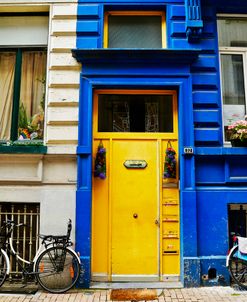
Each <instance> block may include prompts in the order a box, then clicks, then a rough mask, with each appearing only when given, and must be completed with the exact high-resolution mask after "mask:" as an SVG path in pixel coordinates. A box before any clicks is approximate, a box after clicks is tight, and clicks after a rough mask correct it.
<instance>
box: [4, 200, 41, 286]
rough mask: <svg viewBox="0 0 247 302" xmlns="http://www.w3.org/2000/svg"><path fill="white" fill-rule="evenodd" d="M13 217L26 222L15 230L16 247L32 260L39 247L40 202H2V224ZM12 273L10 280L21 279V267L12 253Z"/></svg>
mask: <svg viewBox="0 0 247 302" xmlns="http://www.w3.org/2000/svg"><path fill="white" fill-rule="evenodd" d="M7 219H11V220H14V221H15V222H16V223H17V224H19V223H24V224H25V225H27V226H26V227H20V228H16V229H15V230H14V235H13V241H14V244H13V245H14V249H15V251H16V252H17V253H18V255H20V256H21V257H22V258H24V259H26V260H29V261H31V260H32V259H33V257H34V256H35V253H36V251H37V249H38V247H39V238H38V234H39V230H40V205H39V204H38V203H9V202H2V203H0V225H2V222H3V221H5V220H7ZM10 264H11V274H10V278H9V280H10V281H12V280H13V279H14V278H17V279H20V278H21V277H22V275H21V268H20V266H19V264H18V263H17V261H16V259H15V258H14V257H12V256H11V255H10Z"/></svg>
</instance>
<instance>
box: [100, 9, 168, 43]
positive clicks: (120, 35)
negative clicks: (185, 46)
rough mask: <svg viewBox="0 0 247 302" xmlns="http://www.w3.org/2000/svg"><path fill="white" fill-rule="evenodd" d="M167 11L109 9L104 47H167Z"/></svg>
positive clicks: (106, 18) (106, 14)
mask: <svg viewBox="0 0 247 302" xmlns="http://www.w3.org/2000/svg"><path fill="white" fill-rule="evenodd" d="M165 47H166V23H165V13H164V12H160V11H109V12H106V13H105V22H104V48H165Z"/></svg>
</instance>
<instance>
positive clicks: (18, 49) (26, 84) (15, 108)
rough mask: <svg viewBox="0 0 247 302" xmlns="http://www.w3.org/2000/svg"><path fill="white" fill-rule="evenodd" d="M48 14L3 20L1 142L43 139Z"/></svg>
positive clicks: (0, 46) (0, 35) (0, 25)
mask: <svg viewBox="0 0 247 302" xmlns="http://www.w3.org/2000/svg"><path fill="white" fill-rule="evenodd" d="M48 22H49V17H48V15H47V14H45V13H42V14H40V15H37V16H35V15H22V14H20V15H19V14H15V15H13V16H1V18H0V143H1V142H2V141H4V142H5V141H9V140H12V141H14V140H17V139H28V140H31V139H43V132H44V100H45V82H46V62H47V50H46V47H47V40H48Z"/></svg>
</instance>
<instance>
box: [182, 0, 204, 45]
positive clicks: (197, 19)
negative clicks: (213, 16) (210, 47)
mask: <svg viewBox="0 0 247 302" xmlns="http://www.w3.org/2000/svg"><path fill="white" fill-rule="evenodd" d="M185 11H186V35H187V38H188V41H189V43H194V42H197V41H198V40H199V39H200V38H201V35H202V29H203V21H202V13H201V0H185Z"/></svg>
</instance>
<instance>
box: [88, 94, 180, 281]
mask: <svg viewBox="0 0 247 302" xmlns="http://www.w3.org/2000/svg"><path fill="white" fill-rule="evenodd" d="M144 93H145V94H150V95H172V97H173V132H169V133H168V132H167V133H165V132H156V133H145V132H138V133H136V132H121V133H119V132H98V96H99V95H100V94H104V95H105V94H109V95H111V94H126V95H140V94H144ZM92 97H93V108H92V113H93V123H92V124H93V132H92V145H93V151H95V150H96V145H95V143H94V141H95V140H96V141H97V142H99V141H100V140H111V141H112V140H115V139H116V140H117V139H121V140H125V139H135V140H143V139H145V140H154V139H155V140H156V139H157V142H159V151H158V152H159V171H163V166H162V165H163V162H162V160H161V159H162V151H163V150H162V141H163V140H164V141H166V140H174V141H178V140H179V137H178V95H177V91H176V90H175V89H127V88H126V89H95V90H94V91H93V96H92ZM110 150H111V148H110ZM110 160H111V155H110V156H109V160H108V163H109V161H110ZM107 170H108V171H109V166H108V167H107ZM107 173H109V172H107ZM159 174H160V175H157V177H158V179H159V188H158V200H157V213H158V216H159V220H161V218H160V217H161V211H162V205H161V198H162V176H161V174H162V173H159ZM108 177H109V174H108ZM94 183H95V182H94V180H92V228H93V225H94V218H93V217H94V205H93V186H94ZM108 187H109V188H110V187H111V184H110V181H109V183H108ZM109 190H110V189H109ZM110 220H111V196H110V197H109V213H108V222H107V223H108V233H109V236H108V251H107V253H106V252H105V255H108V259H107V275H102V276H101V277H102V281H112V279H111V278H112V272H111V221H110ZM160 225H162V222H160ZM93 235H94V234H93V229H92V236H93ZM158 236H159V238H158V240H157V244H158V247H157V250H158V257H157V260H158V263H157V269H158V274H159V279H160V280H161V278H162V275H163V273H162V232H161V228H160V229H159V231H158ZM91 242H92V246H91V259H92V261H91V264H92V263H93V258H92V255H93V250H94V246H93V239H92V241H91ZM91 270H92V268H91ZM153 281H155V280H153ZM156 281H157V280H156Z"/></svg>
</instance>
